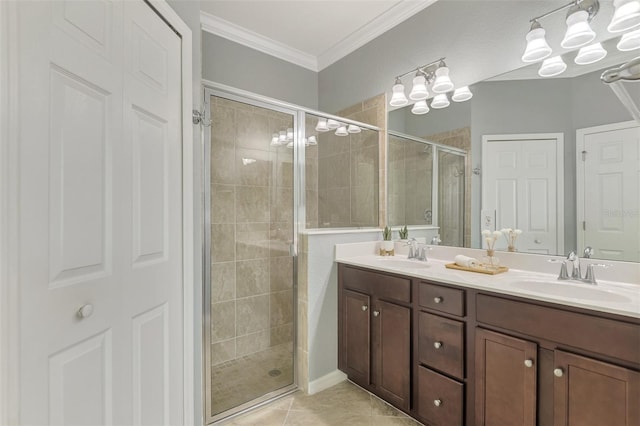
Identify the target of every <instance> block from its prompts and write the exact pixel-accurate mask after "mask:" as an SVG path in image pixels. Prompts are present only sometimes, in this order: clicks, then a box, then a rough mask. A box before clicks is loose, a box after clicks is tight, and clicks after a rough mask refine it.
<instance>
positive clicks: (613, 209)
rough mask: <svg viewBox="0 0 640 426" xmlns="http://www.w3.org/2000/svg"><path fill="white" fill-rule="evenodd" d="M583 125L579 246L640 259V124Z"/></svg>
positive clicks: (608, 255)
mask: <svg viewBox="0 0 640 426" xmlns="http://www.w3.org/2000/svg"><path fill="white" fill-rule="evenodd" d="M620 127H623V128H618V129H602V128H596V129H593V130H588V129H586V130H584V131H581V132H579V138H580V135H582V138H583V139H582V140H579V141H578V144H579V146H580V145H582V148H583V151H582V152H580V154H582V153H583V152H584V155H581V158H580V159H579V160H578V179H579V180H582V183H581V184H579V188H581V191H582V193H581V194H580V195H579V196H578V202H579V205H578V216H579V217H580V218H581V220H582V222H583V223H579V226H578V247H579V248H580V247H582V246H587V245H589V246H591V247H593V249H594V250H595V253H594V257H597V258H599V259H612V260H628V261H634V262H638V261H639V260H640V213H639V212H640V205H639V201H638V200H639V199H640V126H637V125H631V126H628V125H627V126H620Z"/></svg>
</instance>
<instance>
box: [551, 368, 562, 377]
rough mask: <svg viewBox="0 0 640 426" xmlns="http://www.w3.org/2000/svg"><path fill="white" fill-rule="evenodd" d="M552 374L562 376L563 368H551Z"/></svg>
mask: <svg viewBox="0 0 640 426" xmlns="http://www.w3.org/2000/svg"><path fill="white" fill-rule="evenodd" d="M553 374H554V375H555V376H556V377H562V376H564V370H563V369H562V368H556V369H555V370H553Z"/></svg>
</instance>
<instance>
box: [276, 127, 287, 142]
mask: <svg viewBox="0 0 640 426" xmlns="http://www.w3.org/2000/svg"><path fill="white" fill-rule="evenodd" d="M286 141H287V131H286V130H280V135H279V136H278V142H280V144H282V143H283V142H286Z"/></svg>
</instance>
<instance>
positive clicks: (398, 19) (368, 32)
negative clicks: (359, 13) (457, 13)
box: [317, 0, 437, 70]
mask: <svg viewBox="0 0 640 426" xmlns="http://www.w3.org/2000/svg"><path fill="white" fill-rule="evenodd" d="M436 1H437V0H423V1H415V0H403V1H402V2H401V3H398V4H396V5H395V6H393V7H392V8H391V9H389V10H387V11H386V12H384V13H383V14H381V15H379V16H377V17H376V18H375V19H374V20H372V21H370V22H368V23H367V24H366V25H364V26H363V27H361V28H359V29H357V30H356V31H354V32H353V33H351V34H350V35H349V36H348V37H346V38H345V39H343V40H341V41H340V42H338V43H336V44H335V45H334V46H332V47H331V48H329V49H327V50H326V51H324V52H323V53H321V54H320V55H318V59H317V62H318V70H323V69H325V68H327V67H328V66H329V65H331V64H333V63H335V62H338V61H339V60H340V59H342V58H344V57H345V56H347V55H348V54H350V53H351V52H353V51H355V50H356V49H359V48H360V47H362V46H364V45H365V44H367V43H369V42H370V41H371V40H373V39H374V38H376V37H378V36H379V35H381V34H383V33H385V32H387V31H389V30H390V29H391V28H393V27H395V26H396V25H398V24H400V23H402V22H404V21H405V20H407V19H409V18H410V17H412V16H413V15H415V14H416V13H418V12H420V11H421V10H423V9H425V8H427V7H428V6H431V5H432V4H433V3H435V2H436Z"/></svg>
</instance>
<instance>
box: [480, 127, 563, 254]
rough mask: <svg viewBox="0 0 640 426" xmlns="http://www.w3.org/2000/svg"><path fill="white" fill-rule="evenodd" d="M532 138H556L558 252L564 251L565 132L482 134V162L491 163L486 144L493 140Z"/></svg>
mask: <svg viewBox="0 0 640 426" xmlns="http://www.w3.org/2000/svg"><path fill="white" fill-rule="evenodd" d="M532 139H555V140H556V158H557V159H558V161H557V162H556V225H557V240H556V250H557V251H556V253H553V254H562V253H564V243H565V241H564V202H565V199H564V133H520V134H512V135H482V163H481V164H484V165H485V166H484V167H486V165H487V164H489V162H488V161H489V159H488V158H487V150H486V149H485V147H486V144H487V143H489V141H490V140H492V141H505V140H506V141H514V140H532ZM485 176H486V175H485V173H482V182H481V184H480V185H481V191H480V193H481V199H480V211H482V210H484V206H483V205H482V200H484V199H485V195H484V191H485V189H486V186H487V185H486V182H485Z"/></svg>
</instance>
